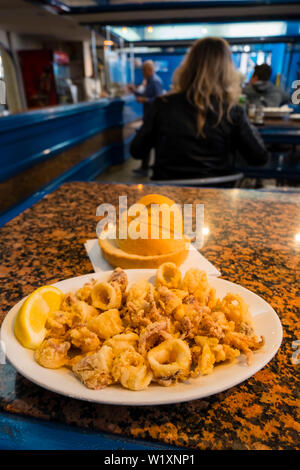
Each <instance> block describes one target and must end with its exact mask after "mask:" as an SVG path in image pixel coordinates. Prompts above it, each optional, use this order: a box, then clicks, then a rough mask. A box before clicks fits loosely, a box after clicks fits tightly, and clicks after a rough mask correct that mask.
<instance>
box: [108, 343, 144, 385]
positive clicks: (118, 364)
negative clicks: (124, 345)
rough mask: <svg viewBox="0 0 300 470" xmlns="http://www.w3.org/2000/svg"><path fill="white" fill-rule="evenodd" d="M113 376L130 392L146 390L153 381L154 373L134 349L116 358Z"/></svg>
mask: <svg viewBox="0 0 300 470" xmlns="http://www.w3.org/2000/svg"><path fill="white" fill-rule="evenodd" d="M112 376H113V378H114V380H116V381H118V382H120V383H121V385H123V387H125V388H128V389H129V390H144V389H145V388H147V387H148V385H149V384H150V382H151V380H152V373H151V371H150V370H149V368H148V366H147V364H146V361H145V359H144V358H143V356H142V355H141V354H139V353H138V352H136V351H135V350H134V349H133V348H132V349H127V350H126V351H124V352H122V353H121V354H120V355H119V356H118V357H116V358H115V360H114V363H113V367H112Z"/></svg>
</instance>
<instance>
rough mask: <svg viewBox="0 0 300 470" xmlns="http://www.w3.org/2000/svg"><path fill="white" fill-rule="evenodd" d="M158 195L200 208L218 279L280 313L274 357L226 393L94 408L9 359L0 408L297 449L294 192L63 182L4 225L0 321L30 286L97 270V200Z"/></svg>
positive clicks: (145, 432) (187, 441) (126, 431)
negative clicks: (93, 250) (41, 382)
mask: <svg viewBox="0 0 300 470" xmlns="http://www.w3.org/2000/svg"><path fill="white" fill-rule="evenodd" d="M154 192H155V193H156V192H160V193H161V194H164V195H167V196H169V197H171V198H172V199H175V200H176V202H178V203H184V202H185V203H204V204H205V225H206V226H207V227H209V234H208V235H207V236H206V237H205V244H204V247H203V249H202V253H203V254H204V256H206V257H207V258H208V259H209V260H210V261H211V262H212V263H213V264H214V265H215V266H216V267H217V268H218V269H220V271H221V273H222V277H223V278H225V279H228V280H230V281H233V282H237V283H239V284H241V285H243V286H244V287H246V288H249V289H250V290H252V291H254V292H256V293H257V294H258V295H261V296H262V297H263V298H264V299H265V300H266V301H267V302H269V303H270V304H271V305H272V307H273V308H274V309H275V310H276V311H277V313H278V315H279V317H280V319H281V322H282V326H283V331H284V339H283V343H282V346H281V348H280V349H279V351H278V353H277V354H276V356H275V358H273V360H272V361H271V362H270V363H269V364H268V365H267V366H265V367H264V368H263V369H262V370H260V371H259V372H257V373H256V374H255V375H254V376H253V377H251V378H250V379H248V380H247V381H245V382H243V383H242V384H240V385H237V386H235V387H233V388H231V389H229V390H227V391H225V392H222V393H219V394H217V395H214V396H211V397H208V398H205V399H201V400H195V401H191V402H187V403H180V404H176V405H163V406H152V407H151V406H147V407H146V406H143V407H127V406H109V405H99V404H93V403H88V402H81V401H79V400H75V399H70V398H67V397H64V396H60V395H58V394H55V393H53V392H49V391H47V390H44V389H42V388H40V387H38V386H37V385H34V384H32V383H31V382H29V381H28V380H27V379H25V378H23V377H22V376H21V375H20V374H19V373H17V372H16V370H15V369H14V368H13V367H12V366H11V365H10V364H9V363H6V364H2V365H0V406H1V409H2V410H5V411H8V412H12V413H17V414H20V415H26V416H32V417H36V418H41V419H44V420H53V421H58V422H63V423H67V424H72V425H78V426H80V427H84V428H89V429H94V430H102V431H108V432H113V433H116V434H119V435H122V436H127V437H136V438H144V439H147V440H155V441H159V442H162V443H166V444H172V445H177V446H185V447H189V448H198V449H295V448H299V447H300V445H299V431H300V426H299V421H297V413H299V404H300V401H299V365H296V364H293V362H292V354H293V352H294V350H293V348H292V343H293V341H296V340H300V331H299V303H298V304H297V270H298V279H299V254H300V242H299V233H300V210H299V203H300V196H299V194H291V193H286V194H285V193H272V192H259V191H251V190H238V189H233V190H216V189H197V188H176V187H166V186H160V187H157V186H156V187H153V186H152V187H151V186H142V185H138V186H136V185H110V184H98V183H68V184H65V185H62V186H61V187H60V188H59V189H58V190H56V191H55V192H53V193H52V194H49V195H48V196H47V197H45V198H44V199H43V200H41V201H40V202H39V203H37V204H36V205H35V206H33V207H32V208H30V209H28V210H27V211H25V212H23V213H22V214H20V215H19V216H18V217H16V218H15V219H13V220H12V221H11V222H9V223H8V224H6V225H5V226H4V227H3V228H2V229H1V230H0V233H1V237H0V253H1V264H0V280H1V284H0V301H1V302H0V306H1V307H0V323H1V322H2V320H3V318H4V316H5V314H6V313H7V312H8V310H9V309H10V308H11V307H12V306H13V305H14V304H15V303H16V302H17V301H18V300H20V299H21V298H22V297H24V296H25V295H27V294H29V293H30V292H32V291H33V290H34V289H35V288H37V287H39V286H41V285H43V284H46V283H47V284H49V283H51V282H56V281H59V280H62V279H65V278H69V277H73V276H78V275H81V274H86V273H90V272H92V271H93V269H92V265H91V264H90V261H89V259H88V257H87V254H86V252H85V249H84V246H83V243H84V242H85V241H86V239H90V238H95V228H96V223H97V218H96V216H95V211H96V207H97V206H98V205H99V204H100V203H102V202H109V203H112V204H117V203H118V196H119V195H127V196H128V204H131V203H133V202H136V201H137V199H138V198H139V197H141V195H144V194H148V193H154ZM297 233H298V237H296V234H297ZM297 240H298V241H297ZM298 418H299V415H298Z"/></svg>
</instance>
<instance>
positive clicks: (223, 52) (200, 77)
mask: <svg viewBox="0 0 300 470" xmlns="http://www.w3.org/2000/svg"><path fill="white" fill-rule="evenodd" d="M171 93H184V94H185V95H186V97H187V99H188V100H189V102H190V103H192V104H193V105H194V106H196V108H197V110H198V117H197V129H198V135H202V136H203V137H205V134H204V131H203V128H204V124H205V120H206V114H207V111H208V110H212V111H215V112H217V122H216V126H217V125H218V124H219V123H220V121H221V119H222V117H223V115H224V113H225V112H226V115H227V118H228V119H229V121H230V110H231V108H232V106H234V105H235V104H236V103H237V102H238V99H239V95H240V93H241V87H240V79H239V76H238V73H237V71H236V70H235V68H234V65H233V62H232V57H231V51H230V47H229V44H228V42H227V41H225V39H222V38H214V37H207V38H203V39H199V40H197V41H196V42H195V43H194V44H193V45H192V47H191V49H190V51H189V52H188V54H187V55H186V56H185V58H184V60H183V62H182V64H181V65H180V66H179V67H178V68H177V69H176V70H175V72H174V75H173V87H172V91H171ZM216 102H217V109H216V108H215V107H214V106H215V103H216Z"/></svg>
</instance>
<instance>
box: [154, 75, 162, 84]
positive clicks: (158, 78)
mask: <svg viewBox="0 0 300 470" xmlns="http://www.w3.org/2000/svg"><path fill="white" fill-rule="evenodd" d="M152 77H153V80H154V81H156V82H159V83H162V79H161V78H160V76H159V75H157V74H156V73H155V74H154V75H152Z"/></svg>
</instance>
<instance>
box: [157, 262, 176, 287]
mask: <svg viewBox="0 0 300 470" xmlns="http://www.w3.org/2000/svg"><path fill="white" fill-rule="evenodd" d="M155 283H156V286H166V287H168V288H169V289H170V288H173V289H178V288H180V284H181V272H180V270H179V269H178V268H177V266H176V264H174V263H163V264H161V265H160V267H159V268H158V270H157V272H156V279H155Z"/></svg>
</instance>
